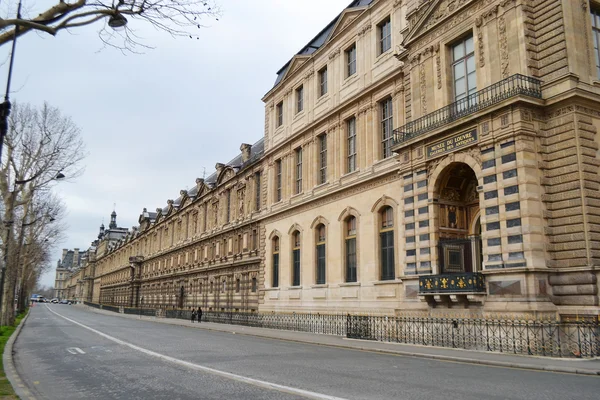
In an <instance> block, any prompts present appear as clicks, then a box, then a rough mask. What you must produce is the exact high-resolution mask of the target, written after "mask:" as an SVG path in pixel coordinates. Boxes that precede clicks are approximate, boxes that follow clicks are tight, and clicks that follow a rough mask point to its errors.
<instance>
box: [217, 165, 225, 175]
mask: <svg viewBox="0 0 600 400" xmlns="http://www.w3.org/2000/svg"><path fill="white" fill-rule="evenodd" d="M223 168H225V164H221V163H219V162H218V163H216V164H215V169H216V170H217V176H219V174H221V171H223Z"/></svg>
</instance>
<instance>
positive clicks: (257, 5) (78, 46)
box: [0, 0, 350, 285]
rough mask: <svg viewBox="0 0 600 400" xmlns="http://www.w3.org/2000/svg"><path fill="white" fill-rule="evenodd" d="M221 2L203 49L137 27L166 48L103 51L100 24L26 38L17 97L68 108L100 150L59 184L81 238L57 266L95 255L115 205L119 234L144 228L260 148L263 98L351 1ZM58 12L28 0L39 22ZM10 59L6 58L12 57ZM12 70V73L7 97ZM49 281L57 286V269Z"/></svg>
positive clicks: (73, 237)
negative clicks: (74, 256) (247, 148)
mask: <svg viewBox="0 0 600 400" xmlns="http://www.w3.org/2000/svg"><path fill="white" fill-rule="evenodd" d="M216 1H217V2H218V3H219V4H220V7H221V10H222V17H221V18H220V21H219V22H214V21H210V22H208V24H210V27H208V28H206V29H203V30H200V31H199V33H200V40H196V39H193V40H191V39H188V38H172V37H170V36H169V35H167V34H165V33H162V32H156V31H155V30H154V29H153V28H150V27H147V26H143V25H140V24H139V23H137V24H136V23H135V22H133V23H131V27H132V28H134V29H136V31H137V32H138V34H139V35H141V36H142V37H143V38H144V39H143V42H144V43H146V44H150V45H152V46H154V47H155V48H154V49H152V50H147V51H146V52H145V54H141V55H138V54H129V55H123V54H122V53H121V52H119V51H117V50H114V49H104V50H102V51H99V50H101V49H102V43H101V42H100V40H99V39H98V36H97V30H98V29H99V26H98V25H96V26H91V27H87V28H82V29H79V30H73V31H72V32H65V31H63V32H60V33H59V34H58V35H57V36H56V37H52V36H49V35H46V34H36V33H32V34H31V33H30V34H28V35H26V36H23V37H21V38H20V39H19V41H18V44H17V50H16V53H15V55H16V57H15V66H14V68H15V69H14V72H13V80H12V88H13V89H14V93H13V94H12V95H11V96H12V97H11V99H12V100H13V101H18V102H29V103H33V104H35V105H41V104H42V103H43V102H44V101H46V102H48V103H49V104H51V105H53V106H56V107H59V108H60V109H61V111H62V112H63V113H64V114H66V115H69V116H71V117H72V119H73V120H74V122H75V123H76V124H77V125H79V126H80V127H81V129H82V132H83V139H84V141H85V143H86V146H87V151H88V153H89V155H88V156H87V158H86V160H85V168H86V169H85V173H84V175H83V176H82V177H80V178H78V179H77V180H76V181H74V182H61V183H60V184H59V186H58V190H59V192H60V194H61V195H62V197H63V198H64V200H65V202H66V204H67V207H68V217H67V221H66V222H67V225H68V227H69V229H68V231H67V235H66V236H67V240H66V241H64V242H63V243H61V244H60V246H59V247H58V248H56V249H55V250H54V252H53V253H54V254H55V257H54V259H55V260H57V259H58V258H59V257H60V254H61V249H62V248H69V249H72V248H75V247H78V248H80V249H87V248H88V247H89V245H90V243H91V241H92V240H94V239H95V238H96V236H97V235H98V228H99V226H100V224H101V223H102V221H103V220H104V223H105V225H108V221H109V219H110V213H111V212H112V210H113V204H116V212H117V215H118V216H117V222H118V225H119V226H123V227H131V226H133V225H137V220H138V217H139V214H140V212H141V211H142V209H143V208H144V207H147V208H148V209H149V210H155V209H156V208H157V207H163V206H164V205H166V202H167V199H174V198H176V197H177V196H178V195H179V191H180V190H181V189H185V188H191V187H192V186H193V185H194V181H195V179H196V178H197V177H202V175H203V171H204V168H206V175H207V176H208V175H209V174H210V173H212V172H213V171H214V166H215V163H217V162H223V163H225V162H228V161H229V160H231V159H232V158H233V157H235V156H236V155H237V154H238V153H239V146H240V144H241V143H243V142H245V143H254V142H256V141H257V140H258V139H260V137H261V136H262V135H263V131H264V106H263V103H262V101H261V98H262V96H263V95H264V94H265V93H266V92H267V91H268V90H269V89H270V88H271V87H272V85H273V83H274V82H275V77H276V72H277V71H278V70H279V68H281V67H282V66H283V65H284V64H285V63H286V62H287V61H288V60H289V59H290V58H291V57H292V56H293V55H294V54H295V53H296V52H298V51H299V50H300V49H301V48H302V47H303V46H304V45H305V44H306V43H307V42H308V41H309V40H310V39H312V38H313V37H314V36H315V35H316V34H317V33H319V31H320V30H321V29H323V28H324V27H325V25H326V24H327V23H329V22H330V21H331V20H332V19H333V18H335V16H336V15H337V14H338V13H340V12H341V11H342V10H343V9H344V8H345V7H346V6H347V5H348V4H349V3H350V0H216ZM54 3H55V2H54V1H50V0H38V1H37V2H36V3H33V1H31V0H24V6H27V5H28V4H33V5H32V6H30V8H29V9H30V10H31V13H32V14H33V13H34V11H37V12H39V10H41V9H46V8H47V7H46V5H48V6H50V5H51V4H54ZM5 7H6V3H4V7H3V8H5ZM33 15H35V14H33ZM8 50H9V49H8V46H3V47H2V48H1V49H0V57H1V58H0V60H4V59H5V58H6V57H7V54H8ZM6 72H7V70H6V64H5V65H4V66H3V67H2V68H0V82H1V83H0V88H1V90H2V93H3V92H4V85H5V78H4V77H5V76H6ZM55 262H56V261H55ZM42 284H45V285H54V269H53V270H52V271H50V272H49V273H46V274H45V275H44V276H43V278H42Z"/></svg>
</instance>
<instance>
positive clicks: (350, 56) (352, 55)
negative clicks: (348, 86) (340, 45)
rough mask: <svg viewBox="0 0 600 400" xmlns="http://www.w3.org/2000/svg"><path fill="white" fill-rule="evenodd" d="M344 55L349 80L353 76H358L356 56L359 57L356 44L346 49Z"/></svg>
mask: <svg viewBox="0 0 600 400" xmlns="http://www.w3.org/2000/svg"><path fill="white" fill-rule="evenodd" d="M344 54H345V56H346V78H349V77H351V76H353V75H356V72H357V65H356V58H357V57H356V56H357V50H356V43H353V44H352V45H350V46H349V47H348V48H346V50H345V51H344Z"/></svg>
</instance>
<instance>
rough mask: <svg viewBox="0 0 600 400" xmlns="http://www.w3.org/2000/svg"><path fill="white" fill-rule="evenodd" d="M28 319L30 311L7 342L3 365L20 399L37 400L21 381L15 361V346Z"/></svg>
mask: <svg viewBox="0 0 600 400" xmlns="http://www.w3.org/2000/svg"><path fill="white" fill-rule="evenodd" d="M27 318H29V311H27V315H25V317H24V318H23V319H22V320H21V323H20V324H19V326H17V329H15V331H14V332H13V334H12V335H11V337H10V338H9V339H8V341H7V342H6V346H4V354H2V363H3V364H4V373H5V374H6V377H7V378H8V381H9V382H10V384H11V385H12V387H13V389H14V391H15V393H16V394H17V396H18V397H19V398H20V399H29V400H35V397H34V396H33V394H32V393H31V392H30V391H29V389H27V386H25V383H23V381H22V380H21V377H20V376H19V374H18V372H17V368H16V367H15V363H14V360H13V354H14V351H13V345H14V343H15V341H16V340H17V337H18V336H19V333H21V329H23V326H24V325H25V321H27Z"/></svg>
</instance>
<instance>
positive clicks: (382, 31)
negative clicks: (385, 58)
mask: <svg viewBox="0 0 600 400" xmlns="http://www.w3.org/2000/svg"><path fill="white" fill-rule="evenodd" d="M377 42H378V43H377V45H378V46H377V49H378V51H379V52H378V54H377V55H378V56H380V55H382V54H384V53H387V52H388V51H390V49H391V48H392V19H391V18H390V16H389V15H388V16H387V17H386V18H384V19H383V20H382V21H381V22H379V23H378V24H377Z"/></svg>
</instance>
